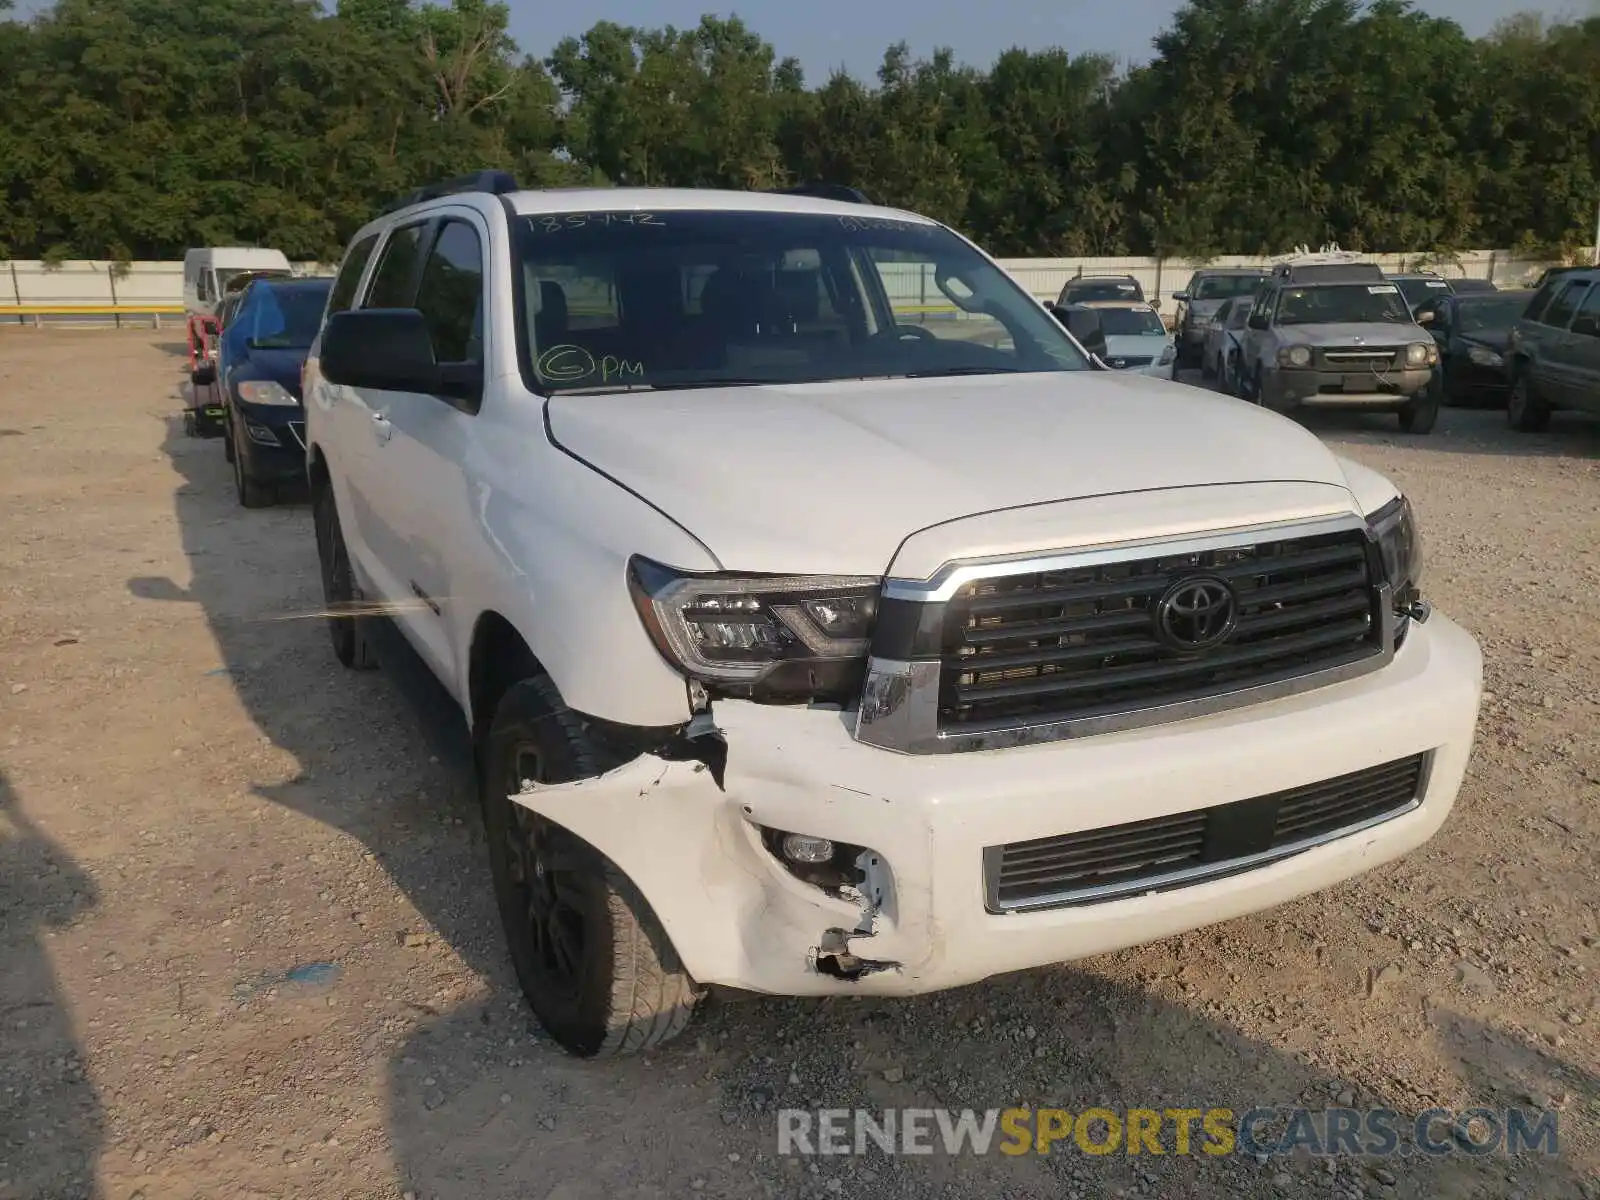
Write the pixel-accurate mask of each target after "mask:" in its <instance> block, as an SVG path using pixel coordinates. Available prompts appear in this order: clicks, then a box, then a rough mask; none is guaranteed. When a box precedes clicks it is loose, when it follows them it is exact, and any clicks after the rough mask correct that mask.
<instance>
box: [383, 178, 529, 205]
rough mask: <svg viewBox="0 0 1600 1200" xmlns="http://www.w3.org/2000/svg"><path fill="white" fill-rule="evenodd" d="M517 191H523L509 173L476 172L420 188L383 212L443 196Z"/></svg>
mask: <svg viewBox="0 0 1600 1200" xmlns="http://www.w3.org/2000/svg"><path fill="white" fill-rule="evenodd" d="M516 191H521V187H520V186H519V185H518V183H517V181H516V178H515V177H514V176H513V175H512V174H511V173H510V172H509V171H474V172H473V173H472V174H471V175H458V176H456V177H455V178H454V179H445V180H441V181H440V182H439V183H430V184H428V185H427V186H426V187H420V188H418V189H417V190H416V191H414V192H411V193H410V194H409V195H405V196H402V197H400V199H398V200H396V201H395V202H394V203H392V204H390V205H389V206H388V207H387V208H385V209H384V210H383V211H384V213H385V214H388V213H392V212H398V211H399V210H400V209H402V208H410V207H411V206H412V205H413V204H421V203H422V202H423V201H424V200H437V199H438V198H439V197H441V196H456V195H460V194H462V193H464V192H487V193H489V194H490V195H491V196H503V195H505V194H506V193H507V192H516Z"/></svg>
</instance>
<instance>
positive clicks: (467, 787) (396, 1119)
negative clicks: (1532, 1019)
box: [129, 421, 1582, 1200]
mask: <svg viewBox="0 0 1600 1200" xmlns="http://www.w3.org/2000/svg"><path fill="white" fill-rule="evenodd" d="M165 448H166V452H167V454H168V455H169V457H170V459H171V461H172V464H173V466H174V467H175V468H176V470H177V471H178V473H179V474H180V475H181V477H182V479H183V482H182V484H181V485H180V486H179V488H178V489H177V492H176V495H175V503H176V507H177V515H178V520H179V524H180V528H181V533H182V539H183V544H184V547H185V550H186V552H187V554H188V558H189V563H190V568H191V580H190V582H189V583H188V584H187V585H186V586H185V585H180V584H178V583H176V582H175V581H173V580H171V579H161V578H136V579H132V580H130V581H129V587H130V589H131V590H132V591H133V592H134V594H136V595H138V596H141V597H144V598H147V599H152V600H166V601H171V602H175V603H179V602H181V603H192V604H197V605H199V606H200V607H201V609H202V611H203V612H204V615H205V618H206V620H207V621H208V623H209V626H210V629H211V631H212V634H213V636H214V637H215V639H216V642H217V644H218V646H219V648H220V650H221V653H222V656H223V660H224V662H225V664H226V666H225V668H224V669H225V670H226V671H227V673H228V674H229V675H230V677H231V678H232V681H233V684H234V687H235V689H236V691H237V695H238V697H239V699H240V701H241V702H242V704H243V705H244V706H245V708H246V710H247V711H248V713H249V716H250V718H251V719H252V720H253V721H254V723H255V725H256V726H257V728H259V730H260V731H261V733H262V734H263V735H264V736H265V737H267V738H269V739H270V740H271V741H272V742H273V743H274V744H275V745H276V746H278V747H280V748H281V749H283V750H285V751H287V752H289V753H290V754H292V755H293V756H294V757H295V759H296V760H297V761H298V763H299V765H300V773H299V775H298V777H297V778H295V779H294V780H292V781H291V782H288V783H284V784H271V785H262V784H258V785H256V786H255V791H256V793H257V794H259V795H260V796H262V797H264V798H265V799H267V800H269V801H271V802H272V803H275V804H278V805H282V806H284V807H286V808H288V809H291V810H293V811H295V812H297V813H301V814H304V815H305V816H307V817H310V818H312V819H315V820H317V821H321V822H324V823H326V824H327V825H329V826H331V827H333V828H335V829H338V830H340V831H342V832H343V833H345V834H348V835H349V836H350V837H352V838H354V839H356V840H358V841H359V842H360V843H362V844H363V845H364V846H365V847H366V848H367V850H368V851H370V852H371V854H372V855H373V856H374V858H375V859H376V861H377V862H378V863H379V864H380V865H381V866H382V867H383V869H384V870H385V871H386V872H387V873H388V875H389V876H390V878H391V879H392V880H393V881H394V883H395V884H396V886H397V887H398V888H400V889H401V890H402V891H403V892H404V893H405V895H406V897H407V899H408V900H409V901H410V902H411V904H412V905H414V906H415V908H416V909H417V910H418V912H419V913H420V914H421V916H422V918H423V919H424V920H425V921H426V922H427V923H428V925H429V926H430V928H431V930H432V931H434V933H435V934H436V935H437V938H438V939H439V941H441V942H443V943H444V944H445V945H446V946H447V947H448V948H449V950H450V951H452V952H453V953H454V954H455V955H456V956H457V957H458V958H459V959H460V960H461V962H462V963H463V964H465V966H466V967H467V968H468V969H469V970H470V971H471V972H472V973H474V974H475V975H476V977H477V979H478V980H479V981H481V984H482V987H481V989H480V990H479V993H478V994H477V995H475V996H473V997H471V998H469V999H467V1000H465V1001H461V1002H458V1003H455V1004H454V1005H452V1004H450V1003H448V1002H446V1001H442V1000H440V1001H437V1002H435V1003H432V1004H421V1003H415V1002H412V1003H410V1004H409V1007H410V1008H411V1009H413V1010H416V1011H419V1012H420V1013H421V1015H422V1018H423V1019H422V1021H421V1022H420V1023H419V1024H415V1025H411V1026H410V1027H409V1028H405V1029H404V1030H403V1031H401V1032H399V1033H397V1034H396V1035H395V1036H394V1038H393V1039H392V1040H388V1039H386V1038H385V1037H384V1036H383V1035H382V1034H381V1033H380V1034H377V1035H375V1037H376V1039H377V1040H376V1041H374V1042H373V1043H372V1045H373V1046H374V1047H375V1049H374V1050H373V1051H372V1053H373V1054H374V1055H375V1056H377V1057H376V1059H375V1061H374V1062H373V1063H372V1064H371V1066H372V1067H373V1068H374V1073H375V1074H377V1075H379V1076H380V1077H381V1078H382V1079H383V1080H384V1092H385V1103H386V1104H387V1126H388V1143H389V1148H390V1153H391V1154H392V1156H393V1161H394V1164H395V1170H396V1173H397V1175H398V1177H399V1178H398V1180H397V1181H396V1183H397V1186H398V1189H399V1190H401V1191H402V1192H407V1193H411V1194H413V1195H415V1196H416V1197H419V1198H429V1200H432V1198H439V1200H444V1198H453V1197H458V1196H459V1197H470V1198H471V1200H502V1198H503V1200H512V1198H516V1200H523V1198H525V1197H529V1196H535V1195H537V1196H540V1197H542V1198H544V1200H579V1198H584V1197H603V1198H604V1200H646V1198H650V1200H664V1198H665V1197H668V1196H671V1197H679V1196H687V1195H707V1196H729V1197H731V1196H741V1197H742V1196H791V1195H815V1196H818V1197H827V1196H830V1195H838V1194H842V1195H855V1196H866V1197H873V1198H876V1197H879V1196H884V1197H889V1196H906V1197H924V1196H929V1195H934V1194H940V1193H941V1190H942V1189H945V1188H948V1189H949V1190H948V1191H945V1192H944V1193H943V1194H960V1195H994V1196H999V1195H1005V1196H1010V1197H1016V1198H1018V1200H1021V1198H1024V1197H1038V1198H1039V1200H1043V1198H1044V1197H1047V1196H1048V1197H1061V1196H1071V1195H1081V1196H1085V1197H1089V1196H1093V1197H1099V1196H1108V1195H1112V1194H1114V1192H1113V1191H1112V1189H1113V1188H1121V1189H1122V1190H1123V1194H1125V1195H1128V1196H1133V1195H1149V1196H1163V1197H1164V1196H1183V1197H1185V1198H1194V1200H1210V1198H1212V1197H1215V1198H1217V1200H1222V1198H1224V1197H1226V1198H1229V1200H1233V1198H1236V1197H1252V1196H1260V1197H1263V1198H1264V1197H1267V1196H1277V1195H1280V1194H1281V1193H1282V1190H1283V1188H1284V1187H1285V1186H1287V1185H1286V1184H1285V1183H1284V1182H1283V1181H1282V1177H1283V1176H1284V1175H1285V1173H1292V1175H1293V1176H1294V1177H1295V1178H1299V1179H1302V1180H1304V1181H1305V1182H1306V1183H1307V1184H1308V1185H1309V1184H1313V1183H1314V1184H1315V1185H1316V1186H1317V1187H1318V1188H1319V1189H1321V1190H1322V1191H1323V1193H1324V1194H1333V1195H1339V1196H1348V1195H1350V1194H1352V1192H1354V1191H1355V1186H1356V1184H1358V1183H1359V1184H1360V1186H1361V1188H1362V1189H1363V1190H1364V1192H1365V1193H1367V1194H1372V1195H1394V1196H1400V1197H1411V1196H1423V1195H1426V1196H1430V1197H1461V1198H1463V1200H1465V1198H1466V1197H1482V1198H1484V1200H1488V1198H1490V1197H1495V1198H1498V1200H1503V1198H1504V1197H1505V1196H1506V1194H1507V1193H1506V1188H1505V1179H1506V1176H1507V1172H1508V1169H1510V1168H1509V1167H1508V1163H1507V1162H1506V1161H1505V1160H1503V1159H1489V1158H1485V1159H1477V1158H1469V1157H1468V1156H1465V1155H1456V1156H1452V1157H1450V1158H1448V1159H1445V1160H1441V1161H1439V1162H1431V1161H1430V1162H1427V1163H1417V1162H1413V1161H1411V1160H1405V1161H1402V1160H1399V1159H1393V1160H1385V1161H1384V1162H1382V1163H1374V1162H1370V1161H1363V1162H1357V1161H1349V1160H1343V1161H1336V1162H1334V1164H1333V1166H1332V1167H1331V1168H1329V1167H1327V1166H1326V1165H1324V1164H1322V1163H1320V1162H1315V1163H1313V1162H1307V1161H1295V1162H1288V1161H1279V1160H1276V1159H1272V1158H1268V1159H1267V1160H1266V1161H1265V1162H1264V1163H1263V1162H1260V1161H1258V1160H1257V1159H1256V1158H1255V1157H1253V1156H1251V1155H1248V1154H1231V1155H1226V1156H1220V1157H1208V1156H1206V1155H1203V1154H1192V1155H1189V1156H1187V1157H1181V1156H1177V1155H1168V1156H1165V1157H1162V1158H1159V1159H1157V1158H1154V1157H1150V1156H1139V1157H1130V1156H1129V1155H1127V1154H1125V1153H1121V1154H1111V1155H1106V1156H1103V1157H1099V1156H1089V1155H1085V1154H1083V1153H1080V1152H1077V1151H1076V1150H1069V1152H1067V1153H1061V1152H1059V1151H1058V1152H1057V1153H1055V1154H1050V1155H1046V1156H1039V1155H1034V1154H1027V1155H1021V1156H1011V1155H1005V1154H1000V1153H996V1152H991V1153H989V1154H987V1155H984V1156H982V1157H975V1156H971V1155H967V1156H955V1157H950V1156H944V1155H912V1156H902V1155H894V1156H889V1155H885V1154H883V1153H881V1152H880V1151H877V1150H875V1149H874V1150H871V1151H870V1152H869V1153H867V1154H865V1155H863V1156H860V1157H856V1156H846V1157H831V1156H830V1157H827V1158H813V1159H808V1160H804V1161H802V1160H800V1159H798V1158H795V1157H792V1156H779V1155H778V1154H777V1152H776V1151H777V1110H778V1109H781V1108H794V1107H798V1108H816V1107H828V1108H853V1107H862V1108H867V1109H871V1110H873V1111H874V1112H875V1113H876V1112H879V1111H881V1110H883V1109H884V1108H887V1107H891V1106H895V1107H898V1106H914V1107H934V1106H948V1107H952V1108H956V1109H961V1108H974V1109H987V1108H991V1107H995V1108H1004V1107H1009V1106H1011V1105H1013V1104H1020V1103H1027V1104H1032V1105H1045V1106H1052V1107H1062V1108H1066V1109H1070V1110H1073V1111H1074V1112H1077V1111H1081V1110H1082V1109H1084V1108H1086V1107H1090V1106H1103V1107H1108V1108H1112V1109H1125V1108H1130V1107H1150V1108H1157V1109H1163V1108H1192V1107H1198V1108H1202V1109H1206V1108H1213V1107H1226V1108H1232V1109H1235V1110H1237V1111H1239V1112H1243V1111H1245V1110H1248V1109H1250V1108H1253V1107H1273V1106H1289V1105H1296V1104H1306V1105H1309V1106H1310V1107H1313V1108H1317V1109H1321V1108H1323V1107H1325V1106H1327V1105H1328V1104H1329V1103H1330V1102H1331V1101H1330V1098H1331V1097H1337V1096H1338V1095H1340V1094H1341V1093H1342V1091H1344V1090H1346V1089H1347V1088H1348V1087H1349V1086H1350V1085H1348V1084H1346V1083H1344V1082H1343V1081H1341V1080H1339V1079H1337V1078H1334V1077H1333V1076H1332V1075H1330V1074H1329V1073H1328V1072H1327V1071H1326V1070H1325V1069H1324V1068H1321V1067H1318V1066H1316V1065H1314V1064H1313V1063H1312V1062H1311V1061H1310V1060H1309V1059H1308V1058H1301V1057H1297V1056H1296V1055H1294V1054H1291V1053H1289V1052H1286V1051H1285V1050H1282V1049H1279V1048H1276V1047H1274V1046H1272V1045H1269V1044H1267V1043H1266V1042H1264V1041H1262V1040H1260V1039H1257V1038H1252V1037H1248V1036H1245V1035H1243V1034H1241V1033H1240V1032H1239V1031H1238V1030H1237V1029H1235V1028H1233V1027H1231V1026H1230V1025H1228V1024H1227V1023H1226V1022H1223V1021H1219V1020H1214V1019H1212V1018H1211V1017H1209V1016H1207V1015H1206V1014H1205V1013H1204V1012H1202V1011H1200V1009H1199V1006H1198V1005H1191V1004H1190V1003H1179V1002H1177V1001H1176V1000H1174V999H1167V998H1163V996H1162V995H1161V994H1160V993H1159V991H1158V990H1157V989H1156V988H1155V987H1154V986H1151V987H1148V988H1146V987H1139V986H1134V985H1132V984H1129V983H1125V982H1115V981H1112V980H1108V979H1106V978H1104V977H1102V976H1101V975H1100V974H1099V973H1097V972H1096V971H1095V970H1094V969H1092V967H1090V968H1080V967H1059V968H1053V969H1045V970H1039V971H1033V972H1027V973H1022V974H1018V975H1013V976H1007V977H1004V978H1001V979H996V980H992V981H989V982H987V983H985V984H981V985H977V986H974V987H968V988H963V989H959V990H956V991H953V992H947V993H943V994H939V995H934V996H927V997H920V998H916V999H911V1000H903V1001H877V1000H867V999H857V998H854V997H838V998H832V999H828V1000H820V1001H801V1000H788V999H770V998H769V999H762V998H750V999H747V1000H742V1001H737V1002H728V1001H723V1000H716V1001H713V1002H710V1003H708V1004H707V1005H706V1006H705V1009H704V1011H703V1012H702V1013H700V1014H699V1015H698V1016H697V1018H696V1021H695V1023H694V1024H693V1025H692V1026H691V1027H690V1029H689V1030H688V1031H687V1032H686V1033H685V1034H684V1035H683V1036H682V1037H681V1038H680V1039H678V1040H677V1041H676V1042H674V1043H672V1044H670V1045H668V1046H665V1047H662V1048H661V1049H660V1050H659V1051H657V1052H654V1053H651V1054H649V1055H644V1056H636V1057H632V1058H627V1059H622V1060H615V1061H603V1062H584V1061H579V1060H575V1059H572V1058H570V1057H567V1056H566V1055H564V1054H562V1053H561V1052H560V1051H558V1050H557V1049H556V1048H554V1046H553V1044H552V1043H551V1042H550V1041H549V1039H548V1038H547V1037H545V1036H544V1035H543V1034H542V1032H541V1031H540V1030H539V1029H538V1027H537V1025H536V1023H535V1022H534V1021H533V1020H532V1019H531V1016H530V1014H529V1013H528V1011H527V1009H526V1007H525V1005H524V1003H523V1000H522V998H521V995H520V993H519V991H518V989H517V985H516V982H515V979H514V977H513V974H512V972H511V970H510V966H509V962H508V959H507V956H506V952H505V949H504V944H503V941H502V938H501V933H500V929H499V921H498V917H497V914H496V910H495V907H494V903H493V899H492V895H491V891H490V886H489V880H488V868H487V850H486V848H485V844H484V837H483V833H482V829H481V824H480V821H479V817H478V812H477V802H476V798H475V796H474V788H473V783H472V773H471V750H470V746H469V744H468V739H467V736H466V731H465V724H464V722H463V721H462V720H461V716H460V713H459V710H458V709H457V708H456V706H455V705H454V703H453V701H451V700H450V698H449V697H448V695H447V694H446V693H445V692H444V690H443V688H442V687H440V685H439V684H438V683H437V682H436V681H435V680H434V679H433V678H432V676H431V674H430V673H429V672H428V670H427V668H426V667H425V666H424V665H423V664H422V663H421V662H420V661H419V660H418V659H417V657H416V655H415V654H414V653H412V652H411V651H410V650H409V648H407V647H406V645H405V643H404V642H403V640H402V639H400V638H399V636H398V635H397V634H396V633H395V632H394V631H393V630H392V629H389V628H383V627H380V628H379V629H378V630H377V631H376V637H377V641H378V652H379V658H380V660H381V661H382V664H383V666H382V670H381V671H378V672H368V673H356V672H348V671H344V670H343V669H341V668H339V667H338V666H337V665H336V664H335V662H334V660H333V656H332V652H331V649H330V647H329V645H328V639H327V635H326V632H325V628H324V625H323V622H322V620H321V619H320V618H319V617H318V616H317V614H318V612H319V610H320V607H321V602H322V597H321V585H320V578H319V574H318V571H317V563H316V552H315V545H314V538H313V534H312V529H311V524H310V521H309V518H308V515H307V514H306V513H305V512H304V511H303V509H300V508H297V507H289V508H273V509H266V510H249V511H246V510H242V509H239V508H238V507H237V506H236V505H235V504H234V501H233V496H232V485H231V482H230V481H229V477H228V472H227V467H226V464H225V463H224V461H223V458H222V454H221V452H220V449H219V448H218V447H217V446H215V445H212V444H210V443H208V442H205V441H200V440H196V439H190V438H185V437H184V436H183V435H182V433H181V430H180V427H179V426H178V423H177V422H176V421H172V422H169V433H168V438H167V442H166V447H165ZM245 581H249V582H250V584H251V586H249V587H246V586H244V582H245ZM263 594H266V595H270V596H271V597H272V600H271V602H270V604H269V605H268V606H267V608H266V610H265V611H263V609H262V605H261V601H260V597H261V596H262V595H263ZM385 1025H386V1027H387V1025H388V1022H385ZM1175 1069H1176V1070H1177V1071H1178V1072H1179V1073H1178V1074H1176V1075H1175V1074H1174V1071H1175ZM1484 1069H1488V1070H1494V1069H1496V1067H1495V1064H1494V1062H1492V1061H1491V1062H1490V1063H1489V1064H1487V1066H1486V1067H1485V1068H1484ZM1507 1070H1509V1068H1507ZM1386 1101H1392V1103H1387V1104H1386ZM1353 1102H1358V1103H1359V1104H1360V1106H1362V1107H1366V1106H1387V1107H1393V1108H1396V1109H1400V1110H1401V1111H1405V1108H1404V1105H1403V1104H1402V1103H1401V1102H1400V1100H1399V1099H1398V1098H1393V1097H1388V1096H1386V1095H1384V1094H1382V1093H1366V1092H1362V1093H1361V1094H1360V1096H1359V1101H1356V1100H1354V1099H1353ZM1512 1166H1514V1169H1515V1171H1516V1172H1517V1173H1518V1176H1519V1178H1523V1179H1529V1180H1536V1181H1537V1186H1536V1187H1532V1186H1530V1187H1529V1189H1528V1195H1530V1196H1532V1195H1538V1196H1540V1197H1541V1198H1548V1200H1569V1198H1573V1200H1575V1198H1577V1197H1579V1196H1580V1195H1581V1194H1582V1193H1581V1192H1580V1190H1579V1183H1578V1180H1577V1177H1576V1175H1575V1174H1574V1173H1573V1172H1572V1171H1571V1170H1569V1169H1568V1168H1567V1166H1566V1164H1565V1163H1564V1162H1562V1161H1561V1160H1560V1159H1553V1160H1543V1159H1541V1160H1519V1161H1518V1162H1516V1163H1515V1164H1512ZM1378 1171H1384V1172H1387V1174H1388V1177H1389V1178H1391V1179H1393V1180H1394V1181H1395V1184H1394V1185H1392V1186H1390V1185H1384V1184H1382V1183H1380V1182H1379V1180H1381V1179H1382V1178H1383V1176H1380V1175H1378V1174H1377V1172H1378ZM1323 1181H1333V1182H1334V1183H1340V1182H1342V1183H1344V1184H1347V1185H1349V1186H1345V1187H1343V1188H1342V1190H1341V1189H1340V1188H1338V1187H1333V1186H1330V1187H1328V1188H1322V1182H1323ZM1386 1188H1387V1190H1385V1189H1386Z"/></svg>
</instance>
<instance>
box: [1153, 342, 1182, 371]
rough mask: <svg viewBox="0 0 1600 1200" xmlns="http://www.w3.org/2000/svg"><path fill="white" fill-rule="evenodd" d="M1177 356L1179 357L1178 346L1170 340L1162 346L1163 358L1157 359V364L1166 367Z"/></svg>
mask: <svg viewBox="0 0 1600 1200" xmlns="http://www.w3.org/2000/svg"><path fill="white" fill-rule="evenodd" d="M1177 357H1178V348H1177V347H1176V346H1174V345H1173V344H1172V343H1171V342H1168V343H1167V344H1166V345H1165V346H1163V347H1162V348H1161V358H1160V359H1159V360H1157V363H1156V365H1157V366H1160V367H1164V366H1166V365H1167V364H1168V363H1170V362H1171V361H1172V360H1173V359H1175V358H1177Z"/></svg>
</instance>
